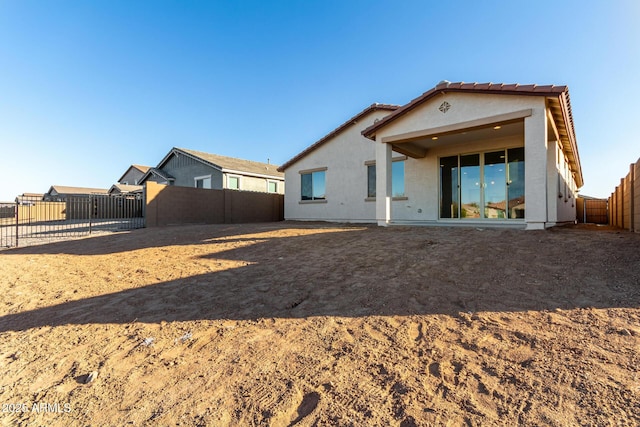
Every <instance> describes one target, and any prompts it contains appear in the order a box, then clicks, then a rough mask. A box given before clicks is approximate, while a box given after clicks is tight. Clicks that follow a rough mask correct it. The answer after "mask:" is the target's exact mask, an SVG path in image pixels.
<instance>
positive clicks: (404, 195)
mask: <svg viewBox="0 0 640 427" xmlns="http://www.w3.org/2000/svg"><path fill="white" fill-rule="evenodd" d="M407 159H408V157H407V156H398V157H394V158H392V159H391V169H392V170H391V200H409V198H408V197H407V192H406V186H405V184H406V161H407ZM398 162H402V163H403V164H404V165H405V166H404V171H403V174H402V181H403V182H402V184H403V187H404V190H405V191H403V193H402V195H397V196H394V195H393V164H394V163H398ZM364 165H365V167H366V171H367V177H366V179H367V197H366V198H365V199H364V200H365V202H375V201H376V196H375V195H374V196H371V194H372V192H371V189H370V188H369V184H370V181H369V170H370V169H369V167H373V171H374V184H373V194H375V193H376V186H377V173H376V161H375V160H367V161H366V162H364Z"/></svg>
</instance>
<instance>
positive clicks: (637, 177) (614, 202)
mask: <svg viewBox="0 0 640 427" xmlns="http://www.w3.org/2000/svg"><path fill="white" fill-rule="evenodd" d="M609 209H610V212H609V217H610V224H611V225H613V226H615V227H619V228H624V229H626V230H630V231H635V232H639V233H640V159H638V161H637V162H635V163H633V164H631V166H630V168H629V173H628V174H627V175H626V176H625V177H624V178H622V179H621V180H620V185H619V186H617V187H616V189H615V191H614V192H613V193H611V197H610V198H609Z"/></svg>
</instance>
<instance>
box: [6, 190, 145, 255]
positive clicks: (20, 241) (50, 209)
mask: <svg viewBox="0 0 640 427" xmlns="http://www.w3.org/2000/svg"><path fill="white" fill-rule="evenodd" d="M144 226H145V220H144V200H143V196H142V195H141V194H135V195H114V196H109V195H91V196H65V197H58V198H56V199H55V200H42V198H38V197H25V196H20V197H18V198H16V201H15V202H14V203H0V247H2V248H8V247H15V246H27V245H33V244H39V243H48V242H51V241H54V240H61V239H70V238H76V237H82V236H85V235H88V234H91V233H95V232H107V231H122V230H132V229H135V228H142V227H144Z"/></svg>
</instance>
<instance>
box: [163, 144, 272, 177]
mask: <svg viewBox="0 0 640 427" xmlns="http://www.w3.org/2000/svg"><path fill="white" fill-rule="evenodd" d="M175 152H182V153H183V154H187V155H190V156H191V157H194V158H196V159H199V160H202V161H204V162H206V163H208V164H210V165H211V166H214V167H217V168H218V169H221V170H223V171H233V172H241V173H242V172H245V173H248V174H254V175H268V176H273V177H277V178H282V177H284V174H283V173H281V172H279V171H278V165H274V164H271V163H262V162H255V161H253V160H244V159H237V158H235V157H226V156H220V155H218V154H211V153H205V152H202V151H196V150H190V149H187V148H175V147H174V148H173V149H172V150H171V153H169V154H172V153H175ZM169 157H170V155H168V156H167V157H165V159H164V160H163V161H162V162H161V163H160V165H158V167H161V166H162V163H164V162H165V161H166V160H168V158H169Z"/></svg>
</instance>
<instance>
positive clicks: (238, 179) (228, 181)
mask: <svg viewBox="0 0 640 427" xmlns="http://www.w3.org/2000/svg"><path fill="white" fill-rule="evenodd" d="M232 178H233V179H235V180H237V183H238V187H236V188H234V187H231V186H230V185H229V183H230V182H231V179H232ZM240 178H241V177H240V175H227V189H228V190H240V181H241V180H240Z"/></svg>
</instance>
